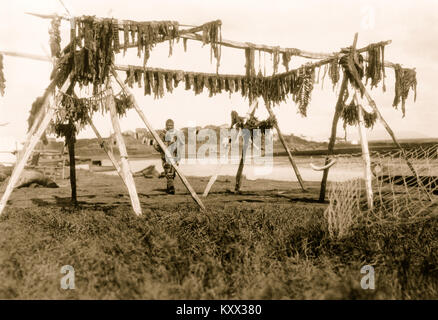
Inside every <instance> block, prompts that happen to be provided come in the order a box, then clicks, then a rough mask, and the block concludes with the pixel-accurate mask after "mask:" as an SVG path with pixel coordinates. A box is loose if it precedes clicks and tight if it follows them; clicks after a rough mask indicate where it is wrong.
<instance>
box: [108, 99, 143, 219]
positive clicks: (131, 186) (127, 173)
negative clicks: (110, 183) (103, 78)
mask: <svg viewBox="0 0 438 320" xmlns="http://www.w3.org/2000/svg"><path fill="white" fill-rule="evenodd" d="M107 103H108V105H109V110H110V114H111V121H112V124H113V129H114V133H115V136H116V141H117V145H118V147H119V151H120V163H121V169H122V172H123V177H124V178H125V179H124V180H125V184H126V186H127V187H128V191H129V196H130V198H131V204H132V208H133V210H134V212H135V214H136V215H137V216H140V215H141V206H140V200H139V199H138V194H137V188H136V187H135V182H134V178H133V177H132V172H131V169H130V166H129V162H128V152H127V151H126V146H125V141H124V140H123V136H122V130H121V129H120V123H119V118H118V116H117V112H116V105H115V101H114V96H113V95H112V94H111V95H108V98H107Z"/></svg>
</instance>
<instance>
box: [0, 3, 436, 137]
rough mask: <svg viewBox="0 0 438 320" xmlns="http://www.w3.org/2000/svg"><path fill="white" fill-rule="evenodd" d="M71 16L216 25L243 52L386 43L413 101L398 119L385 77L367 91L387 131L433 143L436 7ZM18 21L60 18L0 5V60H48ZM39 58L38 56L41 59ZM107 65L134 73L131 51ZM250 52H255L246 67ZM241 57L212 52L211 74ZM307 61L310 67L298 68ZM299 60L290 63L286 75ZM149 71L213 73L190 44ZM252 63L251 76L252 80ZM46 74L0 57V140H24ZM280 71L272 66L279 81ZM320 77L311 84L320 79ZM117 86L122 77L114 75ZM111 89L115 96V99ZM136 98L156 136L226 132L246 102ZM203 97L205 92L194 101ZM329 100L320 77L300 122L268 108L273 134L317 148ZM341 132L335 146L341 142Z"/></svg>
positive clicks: (136, 9) (216, 6)
mask: <svg viewBox="0 0 438 320" xmlns="http://www.w3.org/2000/svg"><path fill="white" fill-rule="evenodd" d="M64 3H65V5H66V6H67V7H68V9H69V10H71V11H72V14H74V15H96V16H99V17H114V18H118V19H130V20H137V21H149V20H176V21H178V22H179V23H180V24H188V25H199V24H202V23H205V22H208V21H211V20H216V19H220V20H222V37H223V38H224V39H228V40H235V41H240V42H252V43H257V44H267V45H274V46H281V47H295V48H299V49H302V50H308V51H315V52H326V53H329V52H336V51H339V49H340V48H342V47H347V46H349V45H351V43H352V41H353V37H354V33H355V32H359V40H358V47H364V46H366V45H367V44H369V43H372V42H379V41H383V40H392V44H390V45H388V46H387V47H386V49H385V59H386V60H388V61H391V62H395V63H400V64H402V65H403V66H405V67H415V68H416V70H417V80H418V88H417V101H416V103H414V101H413V94H412V92H411V93H410V95H409V98H408V100H407V103H406V109H407V112H406V117H405V118H402V114H401V111H396V110H394V109H393V107H392V100H393V98H394V71H393V70H392V69H386V74H387V78H386V86H387V92H386V93H383V92H382V89H381V87H379V88H377V89H373V90H372V91H371V94H372V96H373V97H374V100H375V101H376V103H377V105H378V107H379V108H380V111H381V112H382V115H383V116H384V117H385V118H386V120H387V122H388V123H389V124H390V126H391V127H392V128H393V129H394V131H395V132H396V134H397V133H399V135H400V137H401V138H406V137H407V136H409V135H410V134H412V133H413V132H416V133H418V134H420V135H423V136H428V137H438V126H437V120H438V109H437V108H436V106H437V103H436V99H435V97H434V94H435V90H436V83H435V79H434V77H436V76H437V75H438V64H437V61H438V45H437V44H436V39H437V36H438V23H437V21H438V1H437V0H434V1H425V0H423V1H395V0H392V1H323V0H313V1H291V0H269V1H264V0H263V1H262V0H253V1H249V0H244V1H242V0H239V1H237V0H234V1H230V0H209V1H201V0H189V1H186V0H184V1H181V0H180V1H177V0H164V1H163V0H159V1H158V0H157V1H151V0H138V1H137V0H124V1H115V0H110V1H108V0H105V1H104V0H94V1H91V0H86V1H85V0H74V1H73V0H64ZM25 12H35V13H45V14H50V13H59V14H64V13H65V10H64V8H63V7H62V6H61V4H60V1H59V0H39V1H35V0H33V1H32V0H18V1H6V0H0V21H1V22H0V24H1V28H0V51H1V50H4V51H18V52H26V53H33V54H38V55H45V50H46V51H47V52H48V51H49V44H48V43H49V35H48V28H49V24H50V21H49V20H43V19H39V18H36V17H32V16H29V15H25V14H24V13H25ZM61 30H62V36H63V43H62V45H63V46H64V45H66V43H67V40H68V30H69V24H68V22H63V24H62V29H61ZM43 48H44V49H43ZM131 50H133V51H132V52H131V53H129V54H127V55H126V57H123V55H118V56H117V60H116V61H117V63H119V64H137V65H141V60H139V59H138V58H137V57H136V49H131ZM257 56H258V52H256V58H258V57H257ZM244 57H245V53H244V51H243V50H239V49H231V48H226V47H223V48H222V59H221V67H220V70H219V73H231V74H244V73H245V68H244V65H245V59H244ZM261 60H262V61H261V64H260V66H261V69H262V70H263V68H264V61H266V70H267V72H268V73H272V62H271V57H270V55H266V57H265V56H264V55H263V53H262V59H261ZM307 61H310V60H307ZM302 62H306V60H304V59H301V58H294V57H292V64H291V67H297V66H299V65H300V64H301V63H302ZM148 66H149V67H161V68H169V69H181V70H186V71H199V72H215V62H213V64H210V47H209V46H205V47H204V48H202V44H201V43H200V42H197V41H190V40H189V41H188V50H187V52H184V50H183V45H182V41H180V43H179V44H176V45H175V47H174V50H173V56H172V57H170V58H168V44H167V43H164V44H160V45H157V47H156V49H155V51H153V52H152V57H151V59H150V60H149V62H148ZM258 67H259V65H258V62H257V60H256V71H258ZM51 70H52V66H51V65H50V64H49V63H47V62H41V61H33V60H27V59H22V58H14V57H9V56H5V57H4V74H5V78H6V81H7V82H6V93H5V96H4V97H1V96H0V123H5V122H8V123H9V124H8V125H7V126H5V127H2V126H0V136H1V137H3V138H5V137H13V138H15V139H18V140H22V139H23V138H24V136H25V133H26V130H27V122H26V120H27V117H28V113H29V111H30V107H31V105H32V102H33V101H34V100H35V98H36V97H37V96H41V95H42V93H43V91H44V89H45V88H46V87H47V85H48V83H49V75H50V72H51ZM282 71H284V69H283V67H282V66H280V69H279V72H282ZM322 71H323V70H321V75H322ZM121 76H122V78H123V79H124V78H125V74H123V73H121ZM119 90H120V89H119V88H115V91H116V92H118V91H119ZM142 90H143V89H135V90H134V93H135V95H136V99H137V101H138V103H139V105H140V106H141V107H142V109H143V111H144V113H145V114H146V116H147V118H148V120H149V121H150V122H151V123H152V125H153V126H154V127H155V128H156V129H159V128H163V127H164V122H165V120H166V119H168V118H173V119H174V120H175V124H176V127H184V126H192V125H199V126H205V125H207V124H216V125H220V124H225V123H230V113H231V111H232V110H236V111H238V113H240V114H244V113H246V111H247V109H248V101H247V100H244V99H243V98H242V97H241V95H240V93H237V94H233V95H231V98H230V97H229V95H228V94H227V93H225V94H221V95H216V96H214V97H212V98H209V97H208V94H206V93H203V94H201V95H197V96H195V94H194V92H193V91H191V90H190V91H185V90H184V88H183V86H181V85H180V86H179V87H178V88H177V89H175V90H174V92H173V94H170V93H166V94H165V96H164V98H163V99H159V100H155V99H154V98H153V97H151V96H144V95H143V91H142ZM204 92H205V91H204ZM336 98H337V92H336V91H335V92H333V91H332V86H331V83H330V80H329V79H328V77H326V79H325V82H324V89H322V88H321V83H320V84H316V85H315V89H314V91H313V94H312V102H311V104H310V106H309V108H308V116H307V118H303V117H301V116H300V115H299V114H297V107H296V105H295V103H294V102H293V101H292V100H291V99H290V100H289V101H288V102H287V103H283V104H281V105H279V106H277V107H275V109H274V111H275V113H276V115H277V117H278V120H279V124H280V127H281V129H282V131H283V132H284V133H294V134H296V135H304V136H307V137H310V138H313V139H320V140H321V139H327V138H328V137H329V135H330V127H331V122H332V117H333V113H334V107H335V103H336ZM256 116H258V117H259V118H260V119H264V118H266V117H267V112H266V111H265V110H264V106H263V104H261V105H260V108H259V110H258V111H257V113H256ZM94 122H95V124H96V126H97V127H98V129H99V130H100V131H101V134H102V135H104V136H107V135H108V134H109V133H110V123H111V122H110V119H109V116H108V115H105V116H104V117H102V116H100V115H99V116H96V117H95V119H94ZM121 125H122V130H124V131H125V130H134V129H135V128H138V127H144V125H143V123H142V122H141V120H140V119H139V117H138V115H137V114H136V113H135V112H134V111H130V112H129V113H128V115H127V117H126V118H123V119H122V121H121ZM343 135H344V131H343V129H342V123H340V124H339V127H338V136H343ZM348 136H349V137H351V138H354V137H357V128H350V129H349V131H348ZM369 136H370V137H371V138H388V136H387V135H386V133H385V132H384V131H383V128H382V127H381V126H380V125H376V126H375V129H374V132H372V133H369ZM85 137H94V135H93V133H92V131H91V129H86V130H84V131H83V132H81V133H80V135H79V138H85Z"/></svg>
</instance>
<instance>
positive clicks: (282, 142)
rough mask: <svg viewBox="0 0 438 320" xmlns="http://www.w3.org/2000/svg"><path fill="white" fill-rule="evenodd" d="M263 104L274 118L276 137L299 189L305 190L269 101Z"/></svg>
mask: <svg viewBox="0 0 438 320" xmlns="http://www.w3.org/2000/svg"><path fill="white" fill-rule="evenodd" d="M265 106H266V109H267V110H268V112H269V115H270V116H271V117H272V118H274V119H275V130H277V134H278V138H279V139H280V141H281V144H282V145H283V147H284V150H286V152H287V157H288V158H289V162H290V164H291V165H292V168H293V169H294V172H295V175H296V176H297V179H298V182H299V183H300V186H301V189H303V191H306V187H305V186H304V181H303V178H301V174H300V171H299V170H298V166H297V165H296V163H295V161H294V159H293V157H292V153H291V152H290V150H289V147H288V145H287V143H286V140H284V137H283V134H282V133H281V131H280V127H279V125H278V123H277V118H276V117H275V114H274V112H273V111H272V108H271V106H270V105H269V103H266V104H265Z"/></svg>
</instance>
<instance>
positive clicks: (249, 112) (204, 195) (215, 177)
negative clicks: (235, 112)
mask: <svg viewBox="0 0 438 320" xmlns="http://www.w3.org/2000/svg"><path fill="white" fill-rule="evenodd" d="M258 105H259V103H258V101H257V102H255V103H253V104H252V105H251V106H250V107H249V110H248V112H247V114H246V116H245V118H244V119H245V120H244V121H247V120H248V119H249V118H250V117H251V115H254V112H255V110H256V109H257V107H258ZM230 129H232V127H231V128H230ZM237 139H239V136H237ZM232 144H233V141H231V139H230V141H228V142H227V145H226V147H225V148H226V149H227V156H228V153H229V151H230V150H231V145H232ZM221 167H222V162H219V167H218V168H217V169H216V170H217V171H216V173H215V174H214V175H213V176H211V178H210V180H209V181H208V183H207V186H206V187H205V190H204V193H203V194H202V196H203V197H204V198H205V197H207V196H208V193H209V192H210V189H211V187H212V186H213V184H214V183H215V182H216V179H217V177H218V175H219V174H218V171H219V169H220V168H221Z"/></svg>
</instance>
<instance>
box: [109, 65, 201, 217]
mask: <svg viewBox="0 0 438 320" xmlns="http://www.w3.org/2000/svg"><path fill="white" fill-rule="evenodd" d="M111 73H112V74H113V76H114V78H115V79H116V81H117V83H118V84H119V86H120V87H121V88H122V90H123V91H124V92H125V94H126V95H127V96H129V97H131V99H132V102H133V105H134V108H135V110H136V111H137V113H138V115H139V116H140V118H141V119H142V120H143V122H144V124H145V125H146V127H147V128H148V130H149V131H150V132H151V134H152V136H153V137H154V139H155V140H156V141H157V143H158V145H159V146H160V147H161V149H162V150H164V153H165V155H166V157H167V159H169V161H170V164H171V165H172V166H173V167H174V168H175V171H176V173H177V174H178V176H179V177H180V179H181V181H182V183H183V184H184V186H185V187H186V188H187V190H188V191H189V192H190V195H191V196H192V198H193V199H194V200H195V202H196V203H197V204H198V205H199V207H200V208H201V209H202V210H205V206H204V204H203V203H202V201H201V199H200V198H199V197H198V195H197V194H196V192H195V190H193V188H192V186H191V185H190V183H189V182H188V181H187V179H186V177H185V176H184V174H183V173H182V172H181V170H180V169H179V167H178V166H177V165H176V163H175V160H174V159H173V157H172V155H171V154H170V152H169V150H168V149H167V147H166V145H165V144H164V142H163V141H162V140H161V138H160V137H159V136H158V134H157V133H156V132H155V130H154V128H153V127H152V126H151V124H150V123H149V121H148V120H147V119H146V116H145V115H144V113H143V111H142V110H141V108H140V107H139V105H138V104H137V101H136V100H135V98H134V95H133V94H132V93H131V92H130V90H129V88H128V87H127V86H126V85H125V83H124V82H123V80H122V79H120V77H119V75H118V74H117V71H116V70H114V68H111Z"/></svg>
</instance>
